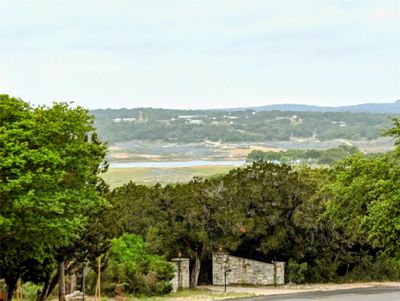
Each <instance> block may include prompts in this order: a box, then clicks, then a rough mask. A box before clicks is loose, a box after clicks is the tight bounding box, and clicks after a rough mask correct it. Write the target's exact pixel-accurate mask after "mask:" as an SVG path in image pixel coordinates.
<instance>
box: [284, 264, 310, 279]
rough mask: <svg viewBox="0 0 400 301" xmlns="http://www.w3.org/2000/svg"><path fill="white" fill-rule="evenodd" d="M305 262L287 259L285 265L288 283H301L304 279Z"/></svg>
mask: <svg viewBox="0 0 400 301" xmlns="http://www.w3.org/2000/svg"><path fill="white" fill-rule="evenodd" d="M307 268H308V266H307V262H303V263H297V262H296V261H295V260H293V259H289V261H288V263H287V265H286V269H285V272H286V278H287V279H288V281H289V283H303V282H304V281H305V279H306V275H305V274H306V272H307Z"/></svg>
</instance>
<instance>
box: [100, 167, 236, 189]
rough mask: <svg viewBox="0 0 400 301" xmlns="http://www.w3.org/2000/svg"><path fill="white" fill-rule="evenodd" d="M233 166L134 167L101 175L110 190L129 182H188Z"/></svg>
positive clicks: (221, 171)
mask: <svg viewBox="0 0 400 301" xmlns="http://www.w3.org/2000/svg"><path fill="white" fill-rule="evenodd" d="M233 168H235V167H234V166H196V167H174V168H169V167H163V168H153V167H135V168H110V169H109V171H108V172H107V173H106V174H104V175H103V178H104V180H105V181H106V182H107V183H108V184H109V185H110V186H111V188H114V187H117V186H121V185H123V184H125V183H128V182H129V181H133V182H135V183H137V184H145V185H153V184H156V183H160V184H163V185H165V184H168V183H176V182H188V181H190V180H191V179H192V178H193V177H211V176H215V175H220V174H225V173H227V172H229V170H231V169H233Z"/></svg>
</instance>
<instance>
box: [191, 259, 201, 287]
mask: <svg viewBox="0 0 400 301" xmlns="http://www.w3.org/2000/svg"><path fill="white" fill-rule="evenodd" d="M194 256H195V259H194V266H193V269H192V274H191V275H190V276H191V277H190V287H197V282H198V281H199V275H200V264H201V261H200V258H199V256H198V255H197V252H196V253H194Z"/></svg>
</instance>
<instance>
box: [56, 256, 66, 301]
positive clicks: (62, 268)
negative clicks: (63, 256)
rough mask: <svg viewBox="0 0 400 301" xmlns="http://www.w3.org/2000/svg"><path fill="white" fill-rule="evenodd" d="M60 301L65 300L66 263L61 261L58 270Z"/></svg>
mask: <svg viewBox="0 0 400 301" xmlns="http://www.w3.org/2000/svg"><path fill="white" fill-rule="evenodd" d="M58 301H65V264H64V261H62V262H60V265H59V271H58Z"/></svg>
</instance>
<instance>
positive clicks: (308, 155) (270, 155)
mask: <svg viewBox="0 0 400 301" xmlns="http://www.w3.org/2000/svg"><path fill="white" fill-rule="evenodd" d="M359 152H360V151H359V150H358V149H357V147H355V146H348V145H340V146H338V147H334V148H328V149H326V150H317V149H308V150H303V149H289V150H287V151H280V152H272V151H269V152H263V151H260V150H253V151H252V152H251V153H250V154H249V155H248V156H247V162H254V161H259V160H264V161H269V162H279V163H284V164H298V163H301V164H328V165H331V164H333V162H335V161H337V160H342V159H344V158H345V157H347V156H350V155H354V154H356V153H359Z"/></svg>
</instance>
